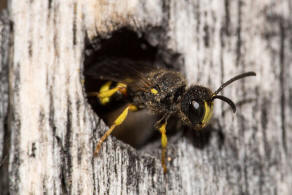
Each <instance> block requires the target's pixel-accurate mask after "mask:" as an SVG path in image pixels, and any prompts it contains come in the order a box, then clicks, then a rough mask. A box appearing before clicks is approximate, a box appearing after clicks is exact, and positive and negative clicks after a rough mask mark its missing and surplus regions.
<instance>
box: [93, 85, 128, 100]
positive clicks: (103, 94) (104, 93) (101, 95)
mask: <svg viewBox="0 0 292 195" xmlns="http://www.w3.org/2000/svg"><path fill="white" fill-rule="evenodd" d="M111 84H112V82H111V81H108V82H106V83H105V84H104V85H103V86H101V88H100V90H99V92H91V93H88V96H96V97H98V99H99V101H100V103H101V104H102V105H105V104H107V103H108V102H109V101H110V97H111V96H112V95H114V94H115V93H116V92H117V91H120V92H121V93H123V94H125V93H126V87H127V85H125V84H123V83H118V84H117V86H116V87H114V88H112V89H110V86H111Z"/></svg>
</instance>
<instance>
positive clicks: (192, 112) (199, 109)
mask: <svg viewBox="0 0 292 195" xmlns="http://www.w3.org/2000/svg"><path fill="white" fill-rule="evenodd" d="M204 114H205V108H204V104H203V103H202V102H199V101H196V100H192V101H190V104H189V116H188V117H189V119H190V121H191V123H192V124H200V123H201V122H202V120H203V117H204Z"/></svg>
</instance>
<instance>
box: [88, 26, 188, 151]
mask: <svg viewBox="0 0 292 195" xmlns="http://www.w3.org/2000/svg"><path fill="white" fill-rule="evenodd" d="M162 35H163V33H162V31H160V30H159V29H157V28H156V29H151V30H149V31H147V32H144V33H143V32H135V31H133V30H131V29H129V28H122V29H119V30H117V31H114V32H112V33H111V34H110V35H108V36H107V37H96V38H95V39H93V40H92V41H90V42H88V44H87V45H86V49H85V61H84V72H85V74H84V75H85V82H84V86H85V91H86V93H87V94H89V93H91V92H98V91H99V90H100V87H101V86H103V85H104V83H105V81H104V80H101V79H99V78H94V77H91V76H87V74H86V72H87V71H88V70H89V71H90V68H91V67H93V66H95V65H96V63H98V61H99V60H100V59H105V60H106V59H109V58H115V59H119V58H127V59H129V60H132V61H143V62H146V63H149V64H151V65H153V64H155V65H156V66H163V67H165V68H172V69H179V68H180V67H181V65H182V64H183V62H182V61H181V58H180V55H179V54H177V53H175V52H172V51H169V50H166V49H163V46H162V45H163V39H162V37H163V36H162ZM105 66H108V67H107V68H108V70H109V71H110V70H111V68H112V67H111V64H105ZM125 71H126V70H125ZM111 99H112V98H111ZM113 99H114V98H113ZM116 99H118V101H116ZM116 99H114V100H110V101H109V102H108V103H107V104H105V105H101V104H100V101H99V100H98V98H97V97H91V96H88V103H89V104H90V105H91V107H92V109H93V110H94V112H95V113H96V114H97V115H98V116H99V117H100V118H102V119H103V120H104V121H105V123H106V124H107V125H108V126H110V125H111V124H112V123H113V121H114V120H115V119H116V117H117V116H118V115H119V114H120V113H121V112H122V111H123V109H124V108H125V106H126V105H127V103H129V102H127V99H123V98H116ZM156 120H157V119H156V116H155V114H153V113H149V111H147V110H142V111H138V112H129V114H128V117H127V119H126V120H125V122H124V123H123V124H122V125H120V126H119V127H117V128H116V129H115V130H114V132H113V133H112V134H113V135H114V136H116V137H117V138H118V139H119V140H121V141H123V142H125V143H128V144H130V145H131V146H133V147H135V148H136V149H141V148H143V146H145V145H146V144H148V143H150V142H153V141H156V140H158V139H160V134H159V132H158V131H157V130H155V129H154V127H153V126H154V124H155V122H156Z"/></svg>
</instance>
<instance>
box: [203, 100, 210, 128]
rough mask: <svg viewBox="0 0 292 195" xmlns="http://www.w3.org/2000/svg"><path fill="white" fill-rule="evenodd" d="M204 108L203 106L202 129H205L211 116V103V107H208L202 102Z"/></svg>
mask: <svg viewBox="0 0 292 195" xmlns="http://www.w3.org/2000/svg"><path fill="white" fill-rule="evenodd" d="M204 106H205V114H204V118H203V120H202V127H205V126H206V125H207V124H208V122H209V121H210V119H211V117H212V115H213V102H211V106H210V105H209V104H208V103H207V102H206V101H204Z"/></svg>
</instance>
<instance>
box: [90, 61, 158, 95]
mask: <svg viewBox="0 0 292 195" xmlns="http://www.w3.org/2000/svg"><path fill="white" fill-rule="evenodd" d="M159 70H160V68H158V67H156V66H154V65H153V64H151V63H147V62H145V61H134V60H130V59H126V58H106V59H105V58H104V59H99V60H97V61H96V62H95V64H94V65H92V66H91V67H90V68H89V69H88V71H86V72H85V75H88V76H90V77H92V78H94V79H100V80H109V81H115V82H121V83H124V84H126V85H127V86H129V87H130V88H131V89H132V90H149V89H150V88H151V87H153V86H154V85H155V83H153V79H151V78H150V77H149V76H150V74H149V73H151V72H153V71H159Z"/></svg>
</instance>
